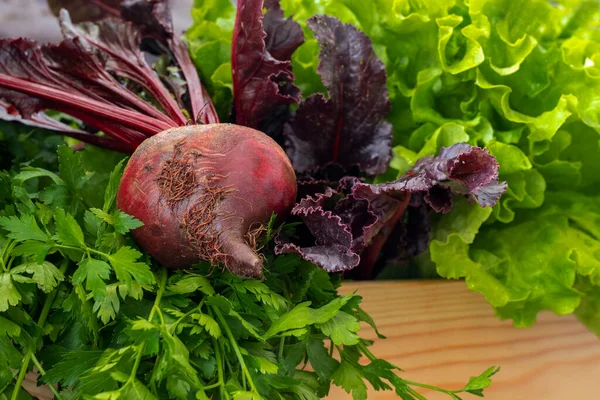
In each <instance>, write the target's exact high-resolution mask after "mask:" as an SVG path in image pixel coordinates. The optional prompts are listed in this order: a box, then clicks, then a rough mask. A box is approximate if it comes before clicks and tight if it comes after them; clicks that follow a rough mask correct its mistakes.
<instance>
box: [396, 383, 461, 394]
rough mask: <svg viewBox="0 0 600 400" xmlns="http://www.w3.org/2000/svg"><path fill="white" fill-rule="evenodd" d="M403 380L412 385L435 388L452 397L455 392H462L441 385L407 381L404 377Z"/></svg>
mask: <svg viewBox="0 0 600 400" xmlns="http://www.w3.org/2000/svg"><path fill="white" fill-rule="evenodd" d="M403 381H404V383H406V384H407V385H410V386H416V387H421V388H424V389H430V390H434V391H436V392H440V393H446V394H447V395H449V396H452V397H454V396H453V394H454V393H460V392H462V390H454V391H450V390H446V389H442V388H439V387H436V386H431V385H426V384H424V383H419V382H413V381H407V380H404V379H403ZM423 398H424V397H423Z"/></svg>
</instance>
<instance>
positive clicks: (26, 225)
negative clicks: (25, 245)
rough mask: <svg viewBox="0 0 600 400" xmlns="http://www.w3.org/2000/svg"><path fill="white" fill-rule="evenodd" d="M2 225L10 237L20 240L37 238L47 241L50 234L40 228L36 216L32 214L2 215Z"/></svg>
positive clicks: (0, 220)
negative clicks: (19, 215) (18, 215)
mask: <svg viewBox="0 0 600 400" xmlns="http://www.w3.org/2000/svg"><path fill="white" fill-rule="evenodd" d="M0 226H1V227H2V228H4V229H5V230H7V231H8V235H7V236H8V237H9V238H11V239H14V240H18V241H25V240H37V241H40V242H45V241H47V240H48V239H49V237H48V235H47V234H46V233H44V231H42V230H41V229H40V227H39V226H38V224H37V221H36V220H35V217H34V216H33V215H30V214H25V215H22V216H21V217H15V216H12V217H0Z"/></svg>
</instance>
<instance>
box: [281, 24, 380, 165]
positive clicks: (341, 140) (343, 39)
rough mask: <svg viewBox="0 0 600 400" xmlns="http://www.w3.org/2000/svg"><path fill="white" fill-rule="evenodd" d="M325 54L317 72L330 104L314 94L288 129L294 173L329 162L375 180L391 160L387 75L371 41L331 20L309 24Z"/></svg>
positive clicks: (287, 144)
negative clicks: (352, 168)
mask: <svg viewBox="0 0 600 400" xmlns="http://www.w3.org/2000/svg"><path fill="white" fill-rule="evenodd" d="M308 24H309V27H310V28H311V29H312V30H313V32H314V33H315V37H316V38H317V40H318V42H319V44H320V45H321V52H320V53H319V59H320V64H319V68H318V70H317V71H318V72H319V74H320V75H321V78H322V80H323V83H324V84H325V86H326V87H327V90H328V94H329V98H328V99H325V98H324V96H323V95H321V94H315V95H313V96H311V97H309V98H308V99H306V101H304V102H303V103H302V104H301V105H300V108H299V109H298V112H297V113H296V115H295V117H294V118H293V119H292V121H291V122H290V123H289V124H287V125H286V127H285V130H284V134H285V137H286V149H287V152H288V155H289V156H290V159H291V160H292V164H293V165H294V168H295V169H296V170H297V171H299V172H305V171H311V170H314V169H316V168H318V167H319V166H321V165H323V164H326V163H328V162H338V163H340V164H342V165H344V166H352V165H358V166H359V167H360V168H361V170H362V171H364V172H366V173H367V174H369V175H375V174H378V173H382V172H385V171H386V170H387V167H388V164H389V161H390V159H391V155H392V153H391V151H392V150H391V144H392V125H391V124H390V123H389V122H387V121H386V120H385V117H386V115H387V113H388V112H389V110H390V102H389V100H388V91H387V88H386V77H387V76H386V73H385V67H384V65H383V63H382V62H381V61H380V60H379V59H378V58H377V56H376V55H375V52H374V51H373V46H372V43H371V40H370V39H369V38H368V37H367V36H366V35H365V34H364V33H362V32H360V31H358V30H357V29H356V28H355V27H354V26H352V25H348V24H342V23H341V22H340V21H339V20H337V19H336V18H332V17H328V16H317V17H313V18H311V19H310V20H309V21H308Z"/></svg>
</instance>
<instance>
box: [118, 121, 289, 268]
mask: <svg viewBox="0 0 600 400" xmlns="http://www.w3.org/2000/svg"><path fill="white" fill-rule="evenodd" d="M295 199H296V177H295V174H294V170H293V168H292V165H291V163H290V161H289V159H288V158H287V156H286V155H285V152H284V151H283V149H281V147H279V145H278V144H277V143H276V142H275V141H273V140H272V139H271V138H270V137H268V136H267V135H265V134H264V133H262V132H259V131H257V130H254V129H251V128H246V127H242V126H238V125H230V124H208V125H192V126H184V127H179V128H173V129H169V130H166V131H164V132H161V133H159V134H157V135H155V136H153V137H151V138H149V139H147V140H145V141H144V142H143V143H142V144H141V145H140V146H139V147H138V148H137V150H136V151H135V152H134V153H133V156H132V157H131V160H130V161H129V163H128V164H127V167H126V168H125V171H124V174H123V179H122V181H121V186H120V187H119V192H118V195H117V205H118V207H119V208H120V209H121V210H123V211H124V212H126V213H128V214H130V215H133V216H134V217H136V218H138V219H140V220H141V221H142V222H143V223H144V226H143V227H141V228H139V229H136V230H134V231H133V235H134V237H135V239H136V240H137V241H138V243H139V244H140V245H141V246H142V247H143V248H144V249H146V251H148V253H150V254H151V255H152V256H154V257H155V258H156V259H158V260H159V261H160V262H161V263H162V264H163V265H165V266H167V267H171V268H182V267H187V266H190V265H191V264H193V263H196V262H199V261H200V260H205V261H209V262H211V263H213V264H216V263H223V264H224V265H225V266H226V267H227V268H228V269H229V270H230V271H232V272H233V273H235V274H237V275H240V276H246V277H254V278H258V277H262V275H263V272H262V259H261V257H260V255H258V254H257V251H256V242H257V240H258V238H259V236H260V233H261V232H263V231H264V228H265V226H266V224H267V223H268V221H269V219H270V217H271V215H272V213H273V212H274V213H276V214H277V215H278V216H280V217H285V216H286V215H287V214H288V213H289V211H290V209H291V208H292V206H293V205H294V202H295Z"/></svg>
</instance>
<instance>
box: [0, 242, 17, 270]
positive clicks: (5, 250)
mask: <svg viewBox="0 0 600 400" xmlns="http://www.w3.org/2000/svg"><path fill="white" fill-rule="evenodd" d="M16 244H17V242H15V241H14V240H12V239H6V242H5V243H4V247H2V252H1V253H0V263H2V269H3V270H4V272H8V270H9V269H10V267H9V266H8V267H7V265H6V261H5V260H4V257H6V259H7V260H8V257H9V255H10V253H11V252H12V251H13V249H14V248H15V245H16Z"/></svg>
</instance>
